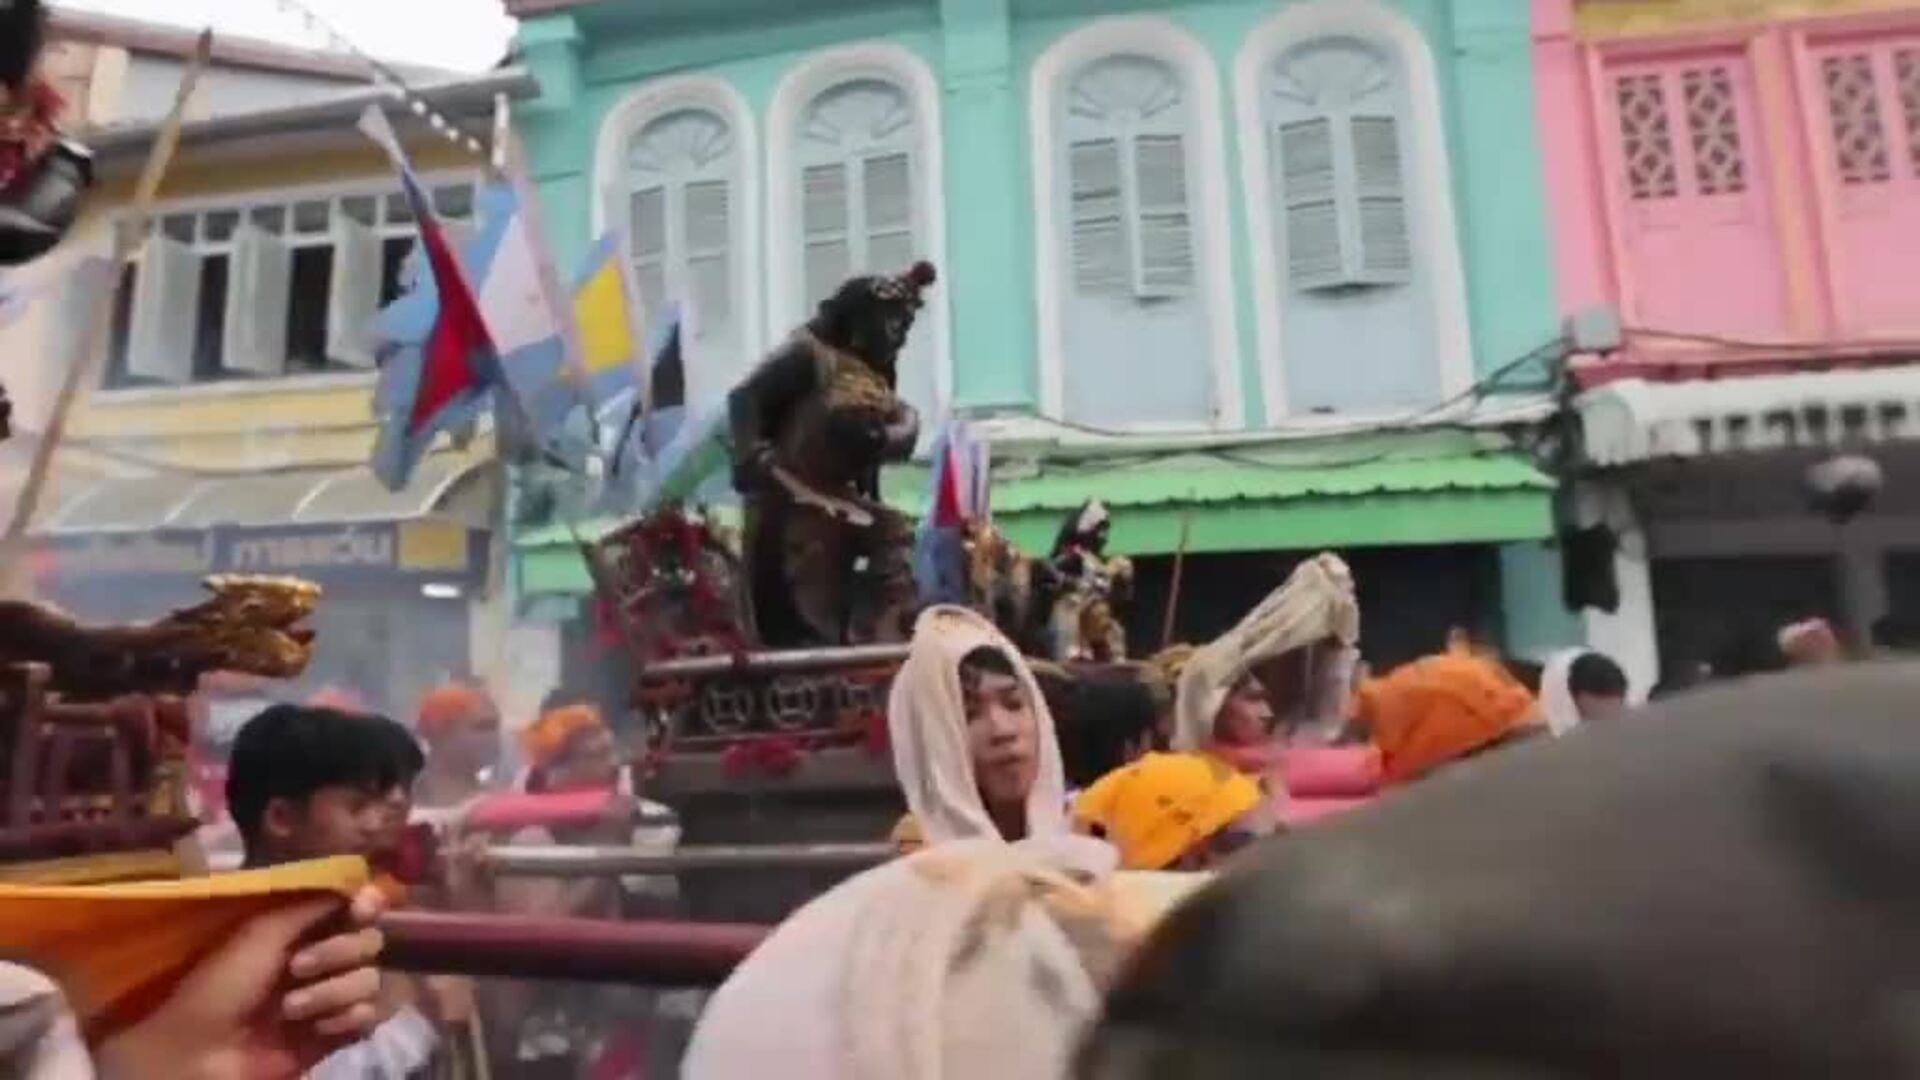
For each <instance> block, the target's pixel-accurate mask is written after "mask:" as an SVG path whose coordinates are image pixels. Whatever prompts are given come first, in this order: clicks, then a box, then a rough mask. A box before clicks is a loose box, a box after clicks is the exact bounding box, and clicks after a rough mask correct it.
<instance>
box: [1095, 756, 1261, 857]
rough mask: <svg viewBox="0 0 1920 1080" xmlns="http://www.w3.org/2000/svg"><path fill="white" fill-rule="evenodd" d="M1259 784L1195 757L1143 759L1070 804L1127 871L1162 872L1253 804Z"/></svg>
mask: <svg viewBox="0 0 1920 1080" xmlns="http://www.w3.org/2000/svg"><path fill="white" fill-rule="evenodd" d="M1260 799H1261V796H1260V786H1259V785H1258V784H1256V783H1254V781H1253V780H1252V779H1250V778H1248V777H1247V776H1245V775H1243V774H1241V773H1240V772H1239V771H1237V770H1235V769H1234V768H1232V767H1231V766H1229V765H1228V764H1227V763H1225V762H1223V761H1221V760H1219V759H1217V758H1212V757H1207V756H1204V755H1201V754H1148V755H1147V756H1145V757H1143V758H1141V759H1140V760H1138V761H1136V762H1134V763H1133V764H1131V765H1127V766H1124V767H1122V768H1119V769H1115V770H1114V771H1113V772H1110V773H1108V774H1107V775H1105V776H1103V777H1101V778H1100V779H1099V780H1098V781H1096V782H1095V783H1094V784H1093V786H1092V787H1089V788H1088V789H1087V790H1085V791H1083V792H1081V793H1080V797H1079V798H1078V799H1076V800H1075V801H1074V805H1073V816H1074V818H1075V820H1077V821H1079V822H1081V823H1083V824H1088V825H1097V826H1099V827H1100V829H1101V831H1102V832H1103V833H1104V834H1105V835H1106V838H1107V841H1108V842H1109V843H1111V844H1113V846H1114V847H1116V848H1119V849H1120V865H1121V866H1122V867H1123V868H1125V869H1127V870H1163V869H1165V868H1167V867H1169V866H1171V865H1173V864H1174V863H1176V862H1178V861H1180V859H1181V857H1182V856H1184V855H1186V854H1187V853H1188V852H1189V851H1192V850H1193V849H1194V848H1195V847H1197V846H1198V845H1200V844H1203V843H1205V842H1206V841H1207V840H1208V838H1210V837H1212V836H1213V835H1214V834H1215V833H1217V832H1219V831H1220V830H1222V829H1224V828H1226V827H1227V826H1228V825H1231V824H1233V821H1234V819H1235V818H1238V817H1239V816H1240V815H1242V814H1244V813H1246V812H1247V811H1249V810H1252V809H1253V808H1254V807H1256V806H1258V805H1260Z"/></svg>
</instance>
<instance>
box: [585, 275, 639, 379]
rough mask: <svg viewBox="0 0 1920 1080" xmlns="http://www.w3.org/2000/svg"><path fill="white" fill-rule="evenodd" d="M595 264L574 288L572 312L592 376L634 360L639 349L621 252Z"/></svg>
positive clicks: (587, 367) (588, 369)
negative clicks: (621, 266)
mask: <svg viewBox="0 0 1920 1080" xmlns="http://www.w3.org/2000/svg"><path fill="white" fill-rule="evenodd" d="M607 250H608V253H609V256H610V257H608V258H607V259H605V260H604V261H602V262H601V263H600V265H598V266H596V267H595V268H594V270H593V272H592V274H590V275H589V276H588V277H587V279H586V280H585V281H582V282H581V283H580V287H579V288H578V289H576V290H574V294H573V314H574V319H575V320H576V322H577V324H578V325H579V327H580V359H581V362H582V364H583V365H584V366H585V367H586V369H587V374H588V375H589V376H597V375H600V374H602V373H603V372H608V371H613V370H615V369H616V368H620V367H623V366H626V365H629V364H631V363H633V360H634V355H635V354H636V353H638V352H639V351H640V350H639V349H638V347H637V346H636V345H635V343H634V340H633V324H634V319H633V316H632V314H631V312H629V311H628V308H627V290H626V283H625V282H623V281H621V280H620V262H619V258H620V257H619V253H618V250H617V249H615V248H611V247H609V248H608V249H607Z"/></svg>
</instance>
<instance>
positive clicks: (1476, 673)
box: [1355, 651, 1534, 783]
mask: <svg viewBox="0 0 1920 1080" xmlns="http://www.w3.org/2000/svg"><path fill="white" fill-rule="evenodd" d="M1355 713H1356V716H1357V717H1358V719H1359V720H1360V722H1361V723H1362V724H1364V725H1366V727H1367V730H1368V731H1370V732H1371V733H1372V738H1373V743H1374V745H1375V746H1378V747H1379V748H1380V756H1381V759H1382V762H1383V764H1384V766H1385V773H1386V779H1387V782H1388V783H1403V782H1405V781H1408V780H1413V779H1416V778H1418V777H1420V776H1423V775H1425V774H1426V773H1428V772H1431V771H1432V770H1434V769H1435V768H1438V767H1439V766H1441V765H1444V764H1446V763H1447V762H1449V761H1454V760H1457V759H1459V758H1462V757H1465V756H1467V755H1468V754H1471V753H1473V752H1474V751H1476V750H1480V749H1483V748H1485V747H1487V746H1489V745H1491V744H1493V743H1494V742H1497V741H1498V740H1500V739H1503V738H1506V737H1507V736H1509V735H1511V734H1513V733H1514V732H1515V731H1516V730H1518V729H1519V728H1521V727H1523V726H1525V725H1526V724H1527V722H1528V721H1529V720H1530V719H1531V718H1532V717H1533V714H1534V700H1533V695H1532V694H1530V693H1528V692H1527V689H1526V687H1524V686H1521V685H1520V684H1519V683H1518V682H1517V681H1515V680H1514V678H1513V677H1512V676H1511V675H1509V674H1508V673H1507V671H1506V669H1505V668H1504V667H1502V666H1501V665H1500V664H1499V663H1497V662H1495V661H1491V660H1487V659H1484V658H1482V657H1479V656H1476V655H1473V654H1472V653H1468V652H1457V651H1449V652H1446V653H1442V654H1441V655H1439V656H1429V657H1427V658H1425V659H1423V660H1416V661H1414V662H1413V663H1411V664H1406V665H1404V666H1402V667H1398V668H1395V669H1394V670H1393V671H1391V672H1389V673H1388V674H1386V675H1385V676H1382V677H1381V678H1378V679H1371V680H1369V681H1368V682H1367V683H1366V684H1365V685H1364V686H1362V687H1361V688H1360V694H1359V698H1358V700H1357V701H1356V703H1355Z"/></svg>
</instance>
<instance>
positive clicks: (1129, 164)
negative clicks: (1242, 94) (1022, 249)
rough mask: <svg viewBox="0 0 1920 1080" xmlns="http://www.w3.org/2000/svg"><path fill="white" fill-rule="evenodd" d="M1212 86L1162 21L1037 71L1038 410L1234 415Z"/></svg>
mask: <svg viewBox="0 0 1920 1080" xmlns="http://www.w3.org/2000/svg"><path fill="white" fill-rule="evenodd" d="M1217 102H1218V93H1217V86H1216V83H1215V81H1214V78H1213V75H1212V67H1211V63H1210V62H1209V61H1208V59H1207V57H1206V53H1205V50H1204V49H1203V48H1201V47H1200V46H1199V45H1198V43H1197V42H1194V41H1192V39H1191V38H1189V37H1188V36H1187V35H1186V34H1185V33H1184V32H1183V31H1181V30H1180V29H1179V28H1178V27H1176V26H1174V25H1173V24H1171V23H1168V22H1166V21H1164V20H1159V19H1131V18H1128V19H1108V20H1102V21H1100V22H1096V23H1094V24H1091V25H1090V26H1088V27H1086V28H1084V29H1082V30H1081V31H1079V32H1078V33H1076V34H1074V35H1071V36H1069V37H1068V38H1067V39H1066V40H1064V41H1062V42H1061V43H1060V44H1058V45H1056V46H1054V47H1053V48H1052V49H1050V50H1048V52H1047V53H1046V54H1045V55H1043V56H1042V57H1041V59H1040V61H1039V63H1037V64H1036V65H1035V69H1034V109H1035V115H1034V154H1035V162H1036V167H1035V199H1036V204H1037V210H1036V212H1037V216H1038V222H1039V228H1038V229H1037V243H1038V245H1039V258H1038V274H1039V280H1038V282H1037V286H1038V292H1039V300H1040V365H1041V390H1042V393H1041V398H1042V409H1043V411H1045V412H1046V413H1048V414H1049V415H1053V416H1058V417H1062V418H1064V419H1067V420H1070V421H1074V422H1076V423H1082V424H1088V425H1093V426H1099V427H1210V426H1215V425H1219V424H1230V423H1237V422H1238V421H1239V420H1240V404H1239V392H1238V384H1237V381H1236V380H1237V371H1236V366H1237V363H1236V361H1235V359H1234V347H1233V332H1232V297H1231V294H1230V292H1229V286H1228V280H1227V272H1226V259H1227V244H1226V225H1225V216H1224V215H1225V207H1224V193H1225V178H1224V173H1223V169H1224V165H1223V163H1222V152H1221V144H1220V138H1219V136H1220V127H1219V111H1218V104H1217Z"/></svg>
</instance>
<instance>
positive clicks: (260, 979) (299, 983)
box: [97, 886, 385, 1080]
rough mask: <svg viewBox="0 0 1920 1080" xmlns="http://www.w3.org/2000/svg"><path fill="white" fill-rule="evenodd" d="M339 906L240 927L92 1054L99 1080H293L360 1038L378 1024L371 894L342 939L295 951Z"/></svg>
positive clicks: (293, 910) (352, 913)
mask: <svg viewBox="0 0 1920 1080" xmlns="http://www.w3.org/2000/svg"><path fill="white" fill-rule="evenodd" d="M341 907H342V903H341V901H340V900H338V899H335V898H321V899H315V900H311V901H308V902H306V903H302V904H294V905H290V906H288V907H285V908H282V909H280V910H278V911H272V912H268V913H267V914H265V915H260V916H257V917H255V918H253V919H251V920H249V921H248V922H246V923H245V924H243V925H242V926H241V927H240V928H239V929H238V930H236V931H234V933H233V935H232V936H231V937H229V938H228V939H227V940H226V941H225V942H223V943H222V944H221V945H220V947H219V948H217V949H216V950H214V952H213V953H212V954H211V955H209V956H207V957H206V958H205V959H203V960H202V961H201V962H200V964H199V966H198V967H195V968H194V969H193V971H192V972H190V973H189V974H188V975H187V977H186V978H185V979H184V980H182V981H181V983H180V985H179V986H178V987H176V988H175V989H174V992H173V994H172V995H171V996H170V997H168V998H167V1000H166V1001H164V1002H163V1003H161V1005H160V1007H159V1008H158V1009H156V1010H155V1011H154V1012H153V1013H152V1015H150V1016H148V1017H147V1018H146V1019H145V1020H143V1021H141V1022H140V1023H138V1024H136V1025H134V1026H133V1027H132V1028H129V1029H128V1030H127V1031H125V1032H123V1033H121V1034H120V1035H118V1036H116V1037H115V1038H114V1039H112V1040H110V1041H109V1042H107V1043H106V1044H104V1045H103V1046H101V1047H100V1049H99V1052H98V1054H97V1058H98V1061H99V1064H100V1066H101V1069H102V1072H103V1074H104V1075H106V1076H108V1077H113V1078H121V1077H126V1078H136V1077H146V1076H153V1075H156V1073H155V1069H156V1068H159V1069H161V1070H162V1071H163V1072H164V1073H165V1075H167V1076H169V1077H179V1078H181V1080H291V1078H292V1077H297V1076H301V1075H303V1074H305V1073H306V1072H307V1070H309V1069H310V1068H312V1067H313V1065H314V1064H316V1063H317V1062H319V1061H320V1059H322V1058H324V1057H326V1056H327V1055H328V1054H329V1053H332V1052H333V1051H334V1050H335V1049H337V1048H339V1047H340V1046H343V1045H345V1044H347V1043H350V1042H353V1041H355V1040H357V1039H361V1038H364V1037H365V1036H366V1034H367V1032H369V1031H371V1030H372V1029H373V1027H374V1025H375V1023H377V1022H378V1019H379V1015H378V1010H377V1008H376V1006H375V1002H376V1000H377V999H378V997H379V995H380V973H379V971H378V970H376V969H375V968H374V967H373V962H374V960H375V959H376V958H378V956H379V954H380V949H381V945H382V940H381V936H380V931H379V930H377V929H374V928H373V921H374V920H375V919H376V918H378V917H379V915H380V912H381V911H382V909H383V908H384V907H385V901H384V900H383V899H382V897H381V895H380V892H379V890H378V889H375V888H372V887H370V886H369V887H368V888H365V889H362V890H361V891H360V892H359V893H358V894H357V895H356V896H355V897H354V898H353V901H352V903H351V905H348V906H347V907H348V911H347V914H348V916H349V918H348V925H347V927H345V928H344V929H342V930H341V931H340V932H338V933H336V934H334V935H332V936H330V937H327V938H325V939H324V940H321V941H317V942H314V943H313V944H311V945H308V946H306V947H304V948H300V947H299V942H300V940H301V939H302V938H304V937H306V936H308V935H309V934H310V933H312V932H313V931H314V930H315V929H316V928H317V927H318V926H320V925H321V924H322V923H323V922H324V921H326V920H327V919H329V918H332V917H335V916H337V915H339V914H340V913H341ZM296 950H297V951H296ZM289 977H291V981H292V983H293V986H292V989H291V990H290V991H288V992H287V993H286V994H285V995H284V996H281V994H280V990H281V988H282V986H283V984H284V983H286V982H287V981H288V979H289Z"/></svg>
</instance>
